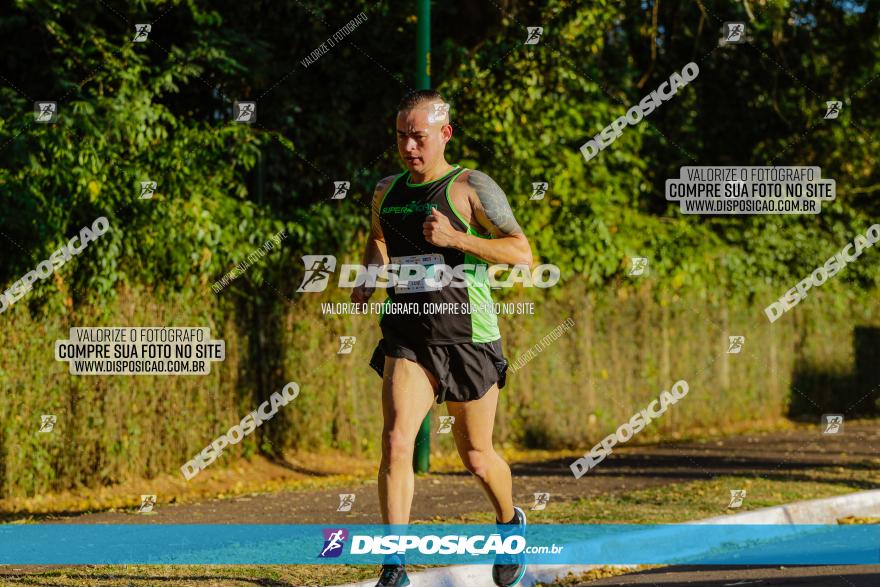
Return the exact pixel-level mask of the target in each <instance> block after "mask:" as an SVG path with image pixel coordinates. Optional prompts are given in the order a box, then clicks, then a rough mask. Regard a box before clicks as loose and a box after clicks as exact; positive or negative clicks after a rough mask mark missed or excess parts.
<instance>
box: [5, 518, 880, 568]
mask: <svg viewBox="0 0 880 587" xmlns="http://www.w3.org/2000/svg"><path fill="white" fill-rule="evenodd" d="M400 554H403V555H405V560H406V562H407V563H411V564H440V565H445V564H475V563H476V564H480V563H484V564H492V563H493V562H495V557H496V555H503V556H513V557H517V558H519V557H521V556H524V557H525V560H526V562H527V563H528V564H539V565H540V564H554V565H558V564H697V565H730V564H734V565H762V564H771V565H777V564H779V565H783V564H784V565H798V564H877V563H880V525H874V524H871V525H845V526H832V525H746V524H743V525H703V524H534V525H529V526H528V528H527V529H526V531H525V533H524V534H523V535H521V536H520V535H511V534H510V531H509V530H507V529H505V531H504V533H503V534H499V527H498V526H495V525H494V524H491V525H472V524H468V525H464V524H458V525H452V524H412V525H409V526H387V525H367V524H361V525H327V526H321V525H293V524H291V525H284V524H278V525H217V524H177V525H176V524H98V525H92V524H90V525H85V524H34V525H2V526H0V564H20V565H42V564H90V565H95V564H98V565H100V564H105V565H123V564H173V565H203V564H205V565H218V564H224V565H231V564H234V565H243V564H248V565H298V564H346V565H350V564H380V563H382V562H384V561H385V559H386V557H388V556H390V555H400Z"/></svg>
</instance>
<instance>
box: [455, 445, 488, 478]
mask: <svg viewBox="0 0 880 587" xmlns="http://www.w3.org/2000/svg"><path fill="white" fill-rule="evenodd" d="M494 457H495V451H494V450H477V449H470V450H468V451H466V452H464V453H462V457H461V459H462V462H463V463H464V466H465V468H466V469H467V470H468V471H470V472H471V473H473V475H474V476H476V477H479V478H480V479H485V478H486V477H488V475H489V468H490V466H491V465H492V459H493V458H494Z"/></svg>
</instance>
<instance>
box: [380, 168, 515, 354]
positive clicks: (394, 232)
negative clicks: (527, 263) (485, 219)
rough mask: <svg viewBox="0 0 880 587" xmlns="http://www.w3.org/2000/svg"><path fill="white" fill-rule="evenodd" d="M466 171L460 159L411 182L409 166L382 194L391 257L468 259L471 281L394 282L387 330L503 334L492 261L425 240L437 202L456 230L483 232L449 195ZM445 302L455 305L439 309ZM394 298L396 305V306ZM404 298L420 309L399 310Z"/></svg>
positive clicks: (441, 337) (434, 336) (422, 336)
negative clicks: (402, 286) (407, 286)
mask: <svg viewBox="0 0 880 587" xmlns="http://www.w3.org/2000/svg"><path fill="white" fill-rule="evenodd" d="M465 171H466V169H463V168H461V167H459V166H458V165H456V166H455V167H454V168H453V169H452V170H450V171H449V173H447V174H446V175H444V176H443V177H441V178H439V179H436V180H434V181H429V182H426V183H421V184H415V183H411V182H412V178H411V176H410V173H409V172H408V171H407V172H404V173H402V174H400V175H398V176H397V177H395V178H394V181H393V182H392V184H391V186H390V187H389V188H388V191H387V192H385V196H384V197H383V198H382V203H381V204H380V205H379V223H380V224H381V226H382V233H383V235H384V236H385V245H386V247H387V249H388V256H389V257H390V262H391V263H399V262H400V258H401V257H413V256H418V257H420V258H421V259H419V260H407V261H405V263H406V264H424V265H426V266H427V265H429V264H430V263H431V262H432V261H437V262H439V263H442V264H444V265H448V266H449V267H452V268H455V267H457V266H460V265H466V267H465V268H464V270H463V272H462V275H463V276H464V280H465V281H466V283H467V287H452V286H451V285H447V286H446V287H442V288H440V289H437V290H436V291H410V292H404V291H395V288H391V287H389V288H388V289H387V290H386V291H387V292H388V299H387V300H386V302H385V306H384V312H383V315H382V318H381V320H380V325H381V327H382V331H383V333H384V334H386V335H389V334H390V335H393V336H395V337H397V338H402V339H404V340H406V341H412V342H413V343H421V344H428V345H440V344H461V343H470V342H492V341H495V340H498V339H499V338H501V335H500V333H499V331H498V322H497V319H496V316H495V314H494V312H493V309H492V296H491V290H490V287H489V283H488V279H487V277H486V271H485V269H486V266H487V263H486V261H484V260H483V259H480V258H478V257H474V256H472V255H469V254H466V253H464V252H462V251H459V250H457V249H452V248H446V247H438V246H436V245H433V244H431V243H429V242H428V241H427V240H425V235H424V234H423V233H422V225H423V224H424V222H425V219H426V217H427V216H428V215H429V214H430V212H431V209H432V208H436V209H437V210H438V211H439V212H440V213H441V214H443V215H445V216H446V217H447V218H448V219H449V222H450V224H451V225H452V227H453V228H454V229H455V230H457V231H459V232H465V233H468V234H472V235H475V236H481V235H479V234H478V233H476V232H475V231H474V230H473V229H471V228H470V226H469V225H468V224H467V223H466V222H465V221H464V219H463V218H462V217H461V216H460V215H459V213H458V211H457V210H456V209H455V207H454V206H453V204H452V199H451V198H450V196H449V188H450V185H451V184H452V182H453V181H455V178H456V177H458V176H459V175H461V174H462V173H464V172H465ZM434 255H439V256H441V257H442V260H438V259H437V258H436V257H433V258H432V257H429V256H434ZM471 266H472V267H471ZM480 266H482V270H481V269H480ZM428 271H430V269H428ZM429 274H430V273H429ZM457 281H459V282H460V281H461V280H457ZM444 303H445V304H455V306H447V311H446V312H442V313H441V312H439V311H436V310H437V309H438V307H437V306H436V304H444ZM391 304H394V305H395V307H394V308H392V307H391ZM403 304H407V305H408V307H409V308H413V305H415V307H416V308H418V309H419V313H418V314H413V313H403V312H399V311H395V309H397V308H402V305H403ZM430 305H434V307H433V308H432V307H430Z"/></svg>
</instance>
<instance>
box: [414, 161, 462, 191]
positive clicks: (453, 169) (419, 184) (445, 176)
mask: <svg viewBox="0 0 880 587" xmlns="http://www.w3.org/2000/svg"><path fill="white" fill-rule="evenodd" d="M459 167H461V165H458V164H455V165H453V166H452V169H450V170H449V171H448V172H446V173H445V174H443V177H438V178H437V179H432V180H431V181H426V182H425V183H410V182H409V180H410V179H411V178H412V173H411V172H410V171H407V172H406V185H407V186H408V187H411V188H418V187H422V186H423V185H431V184H432V183H435V182H438V181H442V180H444V179H446V178H447V177H449V174H450V173H453V172H454V171H455V170H456V169H458V168H459ZM462 171H464V170H462Z"/></svg>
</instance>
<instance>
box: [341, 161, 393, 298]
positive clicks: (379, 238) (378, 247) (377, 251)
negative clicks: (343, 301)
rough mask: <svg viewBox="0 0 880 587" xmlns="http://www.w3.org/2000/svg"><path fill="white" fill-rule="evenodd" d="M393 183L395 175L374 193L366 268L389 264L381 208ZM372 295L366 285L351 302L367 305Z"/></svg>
mask: <svg viewBox="0 0 880 587" xmlns="http://www.w3.org/2000/svg"><path fill="white" fill-rule="evenodd" d="M393 181H394V176H393V175H391V176H389V177H386V178H385V179H382V180H380V181H379V183H377V184H376V189H375V191H374V192H373V201H372V204H371V205H370V235H369V236H368V237H367V246H366V249H365V250H364V258H363V265H364V266H365V267H368V266H370V265H387V264H388V249H387V248H386V247H385V235H384V234H382V224H381V223H380V222H379V207H380V206H381V205H382V199H383V198H384V197H385V193H386V192H387V191H388V188H389V187H390V186H391V183H392V182H393ZM372 293H373V288H370V287H366V286H365V285H361V286H358V287H356V288H354V290H353V291H352V292H351V301H352V302H355V303H358V304H361V303H365V302H367V301H368V300H369V299H370V296H371V295H372Z"/></svg>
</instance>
